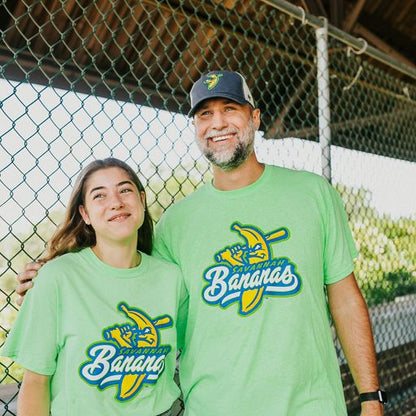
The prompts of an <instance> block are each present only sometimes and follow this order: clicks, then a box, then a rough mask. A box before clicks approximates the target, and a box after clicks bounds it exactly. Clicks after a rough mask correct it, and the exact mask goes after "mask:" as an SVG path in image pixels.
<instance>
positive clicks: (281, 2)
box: [262, 0, 416, 80]
mask: <svg viewBox="0 0 416 416" xmlns="http://www.w3.org/2000/svg"><path fill="white" fill-rule="evenodd" d="M262 1H263V3H266V4H269V5H270V6H273V7H275V8H277V9H279V10H281V11H283V12H285V13H287V14H289V15H290V16H292V17H294V18H296V19H299V20H301V21H302V22H304V23H305V24H309V25H310V26H312V27H314V28H320V27H324V26H327V27H328V34H329V35H330V36H332V37H334V38H335V39H337V40H339V41H341V42H343V43H345V44H346V45H347V46H350V47H352V48H354V49H355V50H362V49H363V47H365V53H366V54H367V55H369V56H371V57H372V58H374V59H376V60H378V61H379V62H382V63H383V64H385V65H388V66H390V67H391V68H393V69H395V70H397V71H399V72H401V73H403V74H405V75H407V76H409V77H411V78H413V79H415V80H416V68H412V67H410V66H408V65H405V64H403V63H401V62H399V61H398V60H397V59H394V58H392V57H391V56H389V55H387V54H385V53H384V52H381V51H380V50H378V49H376V48H374V47H373V46H371V45H367V42H365V41H364V39H362V38H356V37H354V36H352V35H350V34H348V33H346V32H344V31H343V30H341V29H338V28H337V27H335V26H333V25H331V24H329V23H328V21H327V19H326V18H324V17H322V16H321V17H320V16H314V15H312V14H309V13H306V12H305V10H304V9H303V8H302V7H299V6H295V5H293V4H291V3H288V2H287V1H285V0H262Z"/></svg>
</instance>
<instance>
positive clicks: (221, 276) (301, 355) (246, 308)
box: [155, 166, 357, 416]
mask: <svg viewBox="0 0 416 416" xmlns="http://www.w3.org/2000/svg"><path fill="white" fill-rule="evenodd" d="M155 251H156V252H157V254H158V255H159V256H161V257H164V258H167V259H169V260H170V261H173V262H175V263H177V264H178V265H180V267H181V269H182V273H183V276H184V280H185V284H186V287H187V290H188V292H189V314H188V320H187V328H186V338H185V347H184V350H183V352H182V356H181V365H180V374H181V387H182V390H183V393H184V398H185V414H186V415H189V416H194V415H197V416H210V415H213V414H224V415H229V416H232V415H235V416H237V415H238V416H252V415H254V414H259V415H269V414H270V415H275V416H280V415H281V416H289V415H294V416H308V415H317V414H323V415H337V416H338V415H345V414H346V407H345V401H344V397H343V389H342V384H341V379H340V373H339V366H338V362H337V357H336V353H335V350H334V346H333V341H332V337H331V330H330V325H329V318H328V309H327V303H326V297H325V292H324V287H325V285H327V284H332V283H335V282H337V281H339V280H341V279H343V278H345V277H346V276H348V275H349V274H350V273H351V272H352V270H353V258H354V257H355V256H356V255H357V252H356V250H355V247H354V242H353V239H352V237H351V232H350V230H349V227H348V223H347V219H346V214H345V211H344V208H343V206H342V202H341V200H340V197H339V195H338V194H337V193H336V191H335V190H334V189H333V188H332V187H331V186H330V185H329V184H328V183H327V182H326V181H325V180H324V179H323V178H322V177H320V176H318V175H315V174H312V173H309V172H302V171H294V170H290V169H284V168H279V167H272V166H266V167H265V170H264V172H263V174H262V176H261V177H260V178H259V179H258V180H257V181H256V182H254V183H253V184H251V185H250V186H247V187H245V188H241V189H237V190H234V191H219V190H217V189H215V188H214V187H213V186H212V184H206V185H204V186H203V187H201V188H200V189H199V190H197V191H196V192H194V193H193V194H191V195H190V196H188V197H187V198H185V199H184V200H182V201H180V202H179V203H176V204H175V205H174V206H172V207H171V208H169V209H168V210H167V212H166V213H165V214H164V215H163V216H162V219H161V220H160V221H159V223H158V225H157V227H156V236H155Z"/></svg>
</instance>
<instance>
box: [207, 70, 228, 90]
mask: <svg viewBox="0 0 416 416" xmlns="http://www.w3.org/2000/svg"><path fill="white" fill-rule="evenodd" d="M222 75H223V74H209V75H208V76H207V79H206V80H205V81H204V84H205V85H206V86H207V87H208V89H209V90H212V89H213V88H215V87H216V86H217V84H218V82H219V80H220V78H221V77H222Z"/></svg>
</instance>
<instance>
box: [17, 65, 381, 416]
mask: <svg viewBox="0 0 416 416" xmlns="http://www.w3.org/2000/svg"><path fill="white" fill-rule="evenodd" d="M189 115H190V116H191V117H193V124H194V126H195V134H196V140H197V143H198V146H199V147H200V149H201V151H202V152H203V154H204V155H205V156H206V158H207V159H208V160H209V161H210V162H211V164H212V169H213V181H212V183H208V184H205V185H204V186H203V187H201V188H200V189H198V190H197V191H195V192H194V193H193V194H191V195H190V196H188V197H187V198H185V199H184V200H182V201H180V202H178V203H176V204H175V205H173V206H172V207H170V208H169V209H168V210H167V211H166V213H165V214H164V215H163V216H162V219H161V220H160V221H159V223H158V224H157V227H156V235H155V253H156V254H157V255H159V256H161V257H164V258H166V259H169V260H171V261H173V262H175V263H177V264H179V265H180V266H181V268H182V271H183V275H184V279H185V283H186V286H187V289H188V292H189V313H188V318H187V325H186V335H185V344H184V345H185V346H184V348H183V351H182V356H181V365H180V377H181V388H182V391H183V396H184V400H185V414H186V415H188V416H213V415H220V416H222V415H224V416H233V415H236V416H237V415H238V416H253V415H259V416H263V415H267V416H269V415H278V416H279V415H281V416H290V415H293V416H306V415H307V416H314V415H324V416H332V415H333V416H338V415H346V414H347V413H346V407H345V401H344V397H343V389H342V384H341V379H340V372H339V366H338V362H337V357H336V353H335V349H334V346H333V342H332V337H331V331H330V325H329V318H328V309H327V306H328V307H329V310H330V313H331V315H332V318H333V320H334V323H335V327H336V329H337V333H338V336H339V339H340V341H341V344H342V347H343V350H344V353H345V356H346V358H347V360H348V364H349V366H350V369H351V372H352V374H353V377H354V380H355V383H356V386H357V389H358V391H359V393H371V394H367V395H365V396H362V399H363V401H362V413H361V414H362V415H365V416H370V415H382V414H383V405H382V403H381V401H383V400H384V398H383V393H382V392H381V391H380V390H379V382H378V378H377V370H376V361H375V351H374V343H373V338H372V332H371V325H370V320H369V316H368V311H367V307H366V304H365V301H364V299H363V297H362V295H361V293H360V290H359V288H358V286H357V283H356V280H355V277H354V274H353V258H354V257H355V256H356V254H357V253H356V250H355V248H354V244H353V240H352V237H351V233H350V230H349V227H348V224H347V220H346V215H345V211H344V209H343V206H342V202H341V200H340V198H339V196H338V194H337V193H336V192H335V190H334V189H333V188H332V187H331V186H330V185H329V184H328V183H327V182H326V181H325V180H324V179H322V178H321V177H319V176H317V175H314V174H312V173H308V172H300V171H293V170H289V169H283V168H279V167H273V166H265V165H263V164H261V163H260V162H259V161H258V160H257V158H256V155H255V153H254V151H253V144H254V135H255V131H256V130H257V129H258V128H259V126H260V110H259V109H257V108H255V105H254V101H253V99H252V96H251V94H250V92H249V89H248V87H247V85H246V82H245V80H244V78H243V77H242V76H241V75H240V74H238V73H236V72H229V71H214V72H210V73H209V74H206V75H204V76H202V77H201V78H200V79H199V80H198V81H197V82H196V83H195V84H194V86H193V88H192V90H191V111H190V113H189ZM30 268H31V267H28V269H30ZM34 273H35V271H34V270H32V271H30V270H29V271H26V272H25V273H23V274H22V276H21V280H25V279H27V278H29V277H31V276H32V275H33V274H34ZM325 289H326V293H327V298H326V295H325ZM25 290H26V286H25V285H24V284H21V285H20V286H19V287H18V288H17V291H18V293H20V294H22V293H24V291H25Z"/></svg>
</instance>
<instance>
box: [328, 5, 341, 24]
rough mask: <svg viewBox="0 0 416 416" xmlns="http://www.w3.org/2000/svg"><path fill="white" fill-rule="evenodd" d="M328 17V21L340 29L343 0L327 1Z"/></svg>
mask: <svg viewBox="0 0 416 416" xmlns="http://www.w3.org/2000/svg"><path fill="white" fill-rule="evenodd" d="M329 17H330V19H329V20H330V22H331V23H332V24H333V25H334V26H336V27H338V28H340V29H342V23H343V21H344V0H330V2H329Z"/></svg>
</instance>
